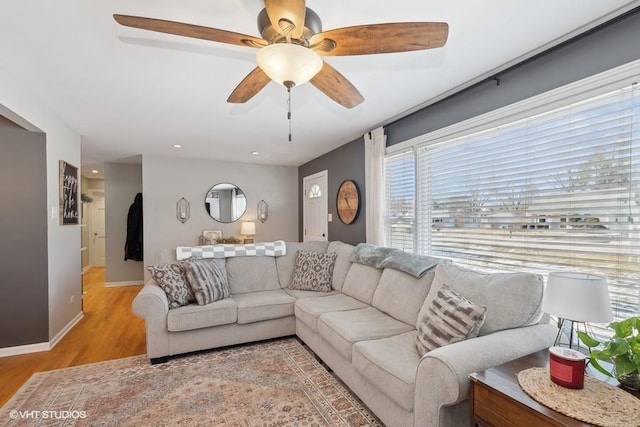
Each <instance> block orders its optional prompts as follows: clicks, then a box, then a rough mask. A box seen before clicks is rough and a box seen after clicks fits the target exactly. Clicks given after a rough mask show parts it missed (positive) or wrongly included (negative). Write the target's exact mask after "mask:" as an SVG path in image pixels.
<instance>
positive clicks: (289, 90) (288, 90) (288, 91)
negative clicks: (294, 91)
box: [287, 84, 293, 142]
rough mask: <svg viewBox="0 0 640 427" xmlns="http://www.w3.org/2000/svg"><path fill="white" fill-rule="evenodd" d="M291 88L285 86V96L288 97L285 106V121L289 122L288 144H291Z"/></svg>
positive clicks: (290, 85) (289, 85)
mask: <svg viewBox="0 0 640 427" xmlns="http://www.w3.org/2000/svg"><path fill="white" fill-rule="evenodd" d="M292 86H293V85H292V84H288V85H287V95H288V99H287V105H288V107H289V111H287V120H289V142H291V140H292V138H291V87H292Z"/></svg>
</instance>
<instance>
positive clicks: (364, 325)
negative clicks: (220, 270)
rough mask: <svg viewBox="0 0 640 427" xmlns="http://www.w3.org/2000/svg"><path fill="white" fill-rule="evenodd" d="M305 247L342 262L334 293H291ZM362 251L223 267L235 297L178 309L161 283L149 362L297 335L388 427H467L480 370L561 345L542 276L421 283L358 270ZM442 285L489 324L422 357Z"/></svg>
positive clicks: (145, 294)
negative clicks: (474, 376) (544, 306)
mask: <svg viewBox="0 0 640 427" xmlns="http://www.w3.org/2000/svg"><path fill="white" fill-rule="evenodd" d="M299 250H305V251H312V252H323V253H332V252H334V253H336V254H337V255H336V259H335V264H334V268H333V275H332V280H331V290H330V291H328V292H315V291H304V290H293V289H289V285H290V283H291V279H292V277H293V275H294V268H295V262H296V255H297V253H298V251H299ZM353 254H354V246H352V245H348V244H345V243H342V242H337V241H334V242H307V243H287V244H286V255H284V256H279V257H270V256H264V257H233V258H226V259H222V260H216V262H219V263H221V265H222V266H224V269H225V270H226V274H227V280H228V285H229V287H230V293H231V296H230V297H229V298H225V299H222V300H219V301H215V302H213V303H211V304H207V305H202V306H200V305H197V304H189V305H186V306H183V307H179V308H175V309H169V303H168V300H167V296H166V294H165V292H164V291H163V290H162V289H161V288H160V287H159V286H157V285H156V284H155V282H153V280H151V281H149V282H148V283H147V284H146V285H145V286H144V287H143V289H142V290H141V291H140V293H139V294H138V296H136V298H135V299H134V301H133V310H134V312H135V313H136V314H137V315H138V316H141V317H143V318H144V319H145V322H146V331H147V354H148V356H149V357H150V359H151V361H152V362H157V361H161V360H163V359H165V358H166V357H169V356H172V355H176V354H181V353H187V352H191V351H196V350H203V349H212V348H216V347H221V346H227V345H232V344H239V343H245V342H252V341H257V340H263V339H268V338H276V337H283V336H289V335H297V336H298V337H299V339H301V340H302V341H303V342H304V343H305V344H306V345H307V346H308V347H309V348H310V349H311V350H312V351H313V352H314V353H315V354H316V355H317V356H318V357H319V358H321V359H322V360H323V361H324V362H325V363H326V364H327V365H328V366H329V367H330V368H331V369H332V370H333V371H334V372H335V374H336V375H337V376H338V377H340V379H341V380H342V381H343V382H344V383H346V384H347V386H349V388H350V389H351V390H352V391H353V392H354V393H355V394H356V395H358V397H360V399H361V400H362V401H364V403H365V404H366V405H367V406H368V407H369V408H370V409H371V410H372V411H373V412H374V413H375V414H376V415H377V416H378V417H379V418H380V419H381V420H382V421H383V422H384V423H385V424H386V425H388V426H459V425H467V424H468V423H469V410H468V390H469V379H468V375H469V374H470V373H472V372H474V371H478V370H482V369H485V368H487V367H490V366H494V365H497V364H501V363H504V362H507V361H509V360H512V359H515V358H518V357H521V356H523V355H526V354H529V353H532V352H535V351H538V350H541V349H543V348H546V347H549V346H550V345H552V343H553V341H554V338H555V335H556V331H557V330H556V328H555V327H554V326H552V325H550V324H549V323H548V321H547V318H546V316H544V315H543V313H542V310H541V301H542V293H543V288H544V285H543V281H542V279H541V278H540V277H539V276H536V275H532V274H527V273H504V274H483V273H479V272H476V271H471V270H467V269H464V268H461V267H459V266H457V265H456V264H453V263H451V262H448V261H444V260H443V261H442V262H441V263H439V264H438V265H437V266H435V267H434V268H431V269H430V270H428V271H426V273H424V274H422V275H421V276H420V277H415V276H413V275H411V274H408V273H406V272H403V271H401V270H398V269H395V268H390V267H385V268H378V267H373V266H371V265H366V264H361V263H359V262H352V261H351V260H352V259H353ZM415 257H416V258H415V259H414V261H416V260H417V261H418V263H419V262H420V258H419V256H415ZM429 261H431V260H429ZM425 262H427V259H426V258H425ZM444 286H448V287H449V288H451V289H453V290H455V291H456V292H458V293H459V294H462V295H464V296H465V297H466V298H468V299H469V300H471V301H473V302H474V303H476V304H480V305H482V306H485V307H486V317H485V319H484V323H482V327H481V328H480V330H479V331H476V332H477V333H478V336H477V337H475V338H470V339H466V340H463V341H459V342H456V343H454V344H450V345H445V346H443V347H440V348H436V349H434V350H431V351H428V352H427V353H426V354H424V355H422V356H421V355H420V353H419V351H418V349H417V346H416V339H417V335H418V329H419V325H420V319H421V318H422V317H423V315H424V313H425V310H426V309H427V307H429V304H430V303H433V300H434V299H435V298H437V296H438V294H437V292H438V290H439V289H442V288H443V287H444Z"/></svg>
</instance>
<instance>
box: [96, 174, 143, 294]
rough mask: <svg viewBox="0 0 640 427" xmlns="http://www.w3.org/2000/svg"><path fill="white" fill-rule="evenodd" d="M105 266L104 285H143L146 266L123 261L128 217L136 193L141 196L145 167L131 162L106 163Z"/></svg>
mask: <svg viewBox="0 0 640 427" xmlns="http://www.w3.org/2000/svg"><path fill="white" fill-rule="evenodd" d="M104 186H105V187H104V188H105V226H106V234H107V238H106V242H105V250H106V257H107V259H106V264H105V267H106V269H105V274H106V278H105V282H106V283H105V284H106V285H125V284H134V283H142V281H143V280H144V265H143V263H142V262H140V261H134V260H127V261H125V260H124V245H125V242H126V240H127V215H128V213H129V207H130V206H131V204H132V203H133V201H134V199H135V197H136V194H138V193H142V165H141V164H128V163H105V164H104Z"/></svg>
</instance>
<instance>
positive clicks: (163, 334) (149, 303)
mask: <svg viewBox="0 0 640 427" xmlns="http://www.w3.org/2000/svg"><path fill="white" fill-rule="evenodd" d="M131 307H132V309H133V313H134V314H135V315H136V316H140V317H142V318H143V319H144V322H145V325H146V331H147V355H148V356H149V358H150V359H156V358H162V357H166V356H169V355H170V354H169V331H168V329H167V314H168V313H169V300H168V299H167V295H166V294H165V293H164V291H163V290H162V289H161V288H160V287H159V286H158V285H156V284H155V282H153V281H152V280H151V281H149V282H147V283H146V284H145V285H144V286H143V287H142V289H141V290H140V292H139V293H138V295H136V297H135V298H134V299H133V303H132V304H131Z"/></svg>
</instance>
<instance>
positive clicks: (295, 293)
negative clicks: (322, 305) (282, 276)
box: [283, 289, 337, 300]
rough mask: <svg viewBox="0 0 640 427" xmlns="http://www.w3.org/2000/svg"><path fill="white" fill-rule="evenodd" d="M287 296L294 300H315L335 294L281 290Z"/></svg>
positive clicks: (334, 292)
mask: <svg viewBox="0 0 640 427" xmlns="http://www.w3.org/2000/svg"><path fill="white" fill-rule="evenodd" d="M283 291H285V292H286V293H287V294H289V295H291V296H292V297H294V298H295V299H297V300H298V299H302V298H315V297H326V296H328V295H335V294H337V292H336V291H331V292H316V291H302V290H300V289H283Z"/></svg>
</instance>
